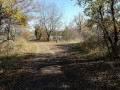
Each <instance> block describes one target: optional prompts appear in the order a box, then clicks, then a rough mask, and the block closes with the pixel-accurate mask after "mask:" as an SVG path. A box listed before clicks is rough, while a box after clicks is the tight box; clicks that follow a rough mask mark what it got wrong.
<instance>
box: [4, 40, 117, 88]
mask: <svg viewBox="0 0 120 90" xmlns="http://www.w3.org/2000/svg"><path fill="white" fill-rule="evenodd" d="M32 43H34V44H35V45H36V47H37V49H36V53H35V56H32V58H31V59H29V60H28V61H27V63H26V64H25V65H24V66H23V67H22V68H21V69H19V70H17V73H16V74H14V75H13V76H12V77H11V78H12V80H13V82H10V84H9V85H7V86H6V88H5V89H6V90H67V89H68V90H117V88H115V87H114V86H110V85H108V84H107V83H106V82H102V81H100V79H101V78H100V77H97V76H96V75H95V74H96V72H95V71H92V70H91V69H90V68H89V67H90V65H91V63H94V62H95V61H94V60H87V59H85V58H83V57H80V56H78V55H76V53H75V52H73V51H72V50H71V49H70V47H71V46H72V45H73V44H75V43H51V42H36V41H32ZM98 61H99V60H97V62H98Z"/></svg>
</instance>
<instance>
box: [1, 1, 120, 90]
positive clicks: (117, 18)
mask: <svg viewBox="0 0 120 90" xmlns="http://www.w3.org/2000/svg"><path fill="white" fill-rule="evenodd" d="M71 1H72V0H71ZM74 1H76V5H78V6H80V7H83V6H84V5H86V6H85V7H84V14H85V15H82V14H81V12H78V14H77V15H74V16H73V19H71V20H70V22H69V24H66V25H65V22H63V20H62V18H63V17H64V13H63V12H62V9H60V8H61V7H58V6H57V5H56V4H54V3H45V2H40V1H39V0H38V1H36V0H35V1H34V0H0V85H1V83H2V85H4V84H3V83H5V84H6V83H7V82H8V80H6V79H8V78H7V76H9V75H10V74H13V73H14V72H17V71H18V70H19V69H21V68H22V67H23V66H24V65H25V64H26V63H27V62H28V61H29V59H31V58H33V56H34V54H35V52H36V46H35V45H34V44H33V43H32V42H31V41H38V42H49V41H54V42H56V43H58V42H70V41H76V42H77V44H74V45H72V46H71V51H72V52H73V53H75V56H76V57H78V58H77V59H78V61H79V60H82V59H83V60H84V61H85V63H84V62H83V64H86V63H87V66H88V68H87V69H86V70H88V72H89V74H90V77H91V81H92V80H93V81H98V82H106V83H107V84H108V85H111V86H116V87H118V88H120V0H74ZM30 21H37V22H36V23H34V24H33V25H32V26H33V27H32V28H33V30H32V31H30V30H29V29H31V27H30V25H29V24H28V22H30ZM68 53H69V52H68ZM9 82H10V81H9ZM6 85H7V84H6ZM0 89H1V87H0Z"/></svg>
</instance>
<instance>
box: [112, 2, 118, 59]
mask: <svg viewBox="0 0 120 90" xmlns="http://www.w3.org/2000/svg"><path fill="white" fill-rule="evenodd" d="M114 2H115V1H114V0H111V16H112V22H113V25H114V45H113V46H112V54H113V57H114V58H118V57H119V55H118V50H117V48H118V45H117V43H118V32H117V31H118V30H117V26H116V22H115V10H114Z"/></svg>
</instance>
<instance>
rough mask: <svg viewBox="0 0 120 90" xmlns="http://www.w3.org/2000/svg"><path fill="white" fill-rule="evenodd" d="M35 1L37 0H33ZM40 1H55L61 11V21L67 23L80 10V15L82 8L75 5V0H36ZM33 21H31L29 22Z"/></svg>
mask: <svg viewBox="0 0 120 90" xmlns="http://www.w3.org/2000/svg"><path fill="white" fill-rule="evenodd" d="M34 1H37V0H34ZM38 1H40V2H45V3H49V2H50V3H55V4H56V5H57V6H58V7H59V8H60V9H61V10H62V12H63V23H65V24H69V22H70V21H71V20H72V19H73V16H74V15H78V13H79V12H80V13H81V14H82V15H83V14H84V13H83V8H81V7H79V6H78V5H75V3H76V1H77V0H73V1H71V0H38ZM31 23H33V22H31Z"/></svg>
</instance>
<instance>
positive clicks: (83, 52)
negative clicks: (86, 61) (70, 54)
mask: <svg viewBox="0 0 120 90" xmlns="http://www.w3.org/2000/svg"><path fill="white" fill-rule="evenodd" d="M72 50H73V51H75V52H78V53H79V54H81V55H87V54H88V53H89V52H88V50H87V49H85V48H83V47H82V46H81V45H80V44H75V45H73V46H72Z"/></svg>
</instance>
